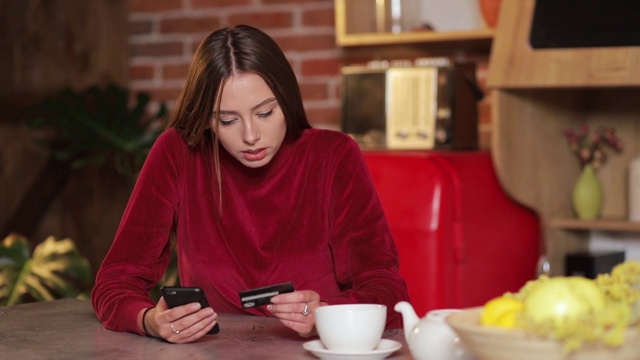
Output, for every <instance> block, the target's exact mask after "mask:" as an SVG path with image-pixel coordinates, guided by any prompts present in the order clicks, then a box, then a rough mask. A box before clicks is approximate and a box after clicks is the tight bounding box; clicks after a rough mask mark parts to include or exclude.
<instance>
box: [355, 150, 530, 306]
mask: <svg viewBox="0 0 640 360" xmlns="http://www.w3.org/2000/svg"><path fill="white" fill-rule="evenodd" d="M364 156H365V160H366V162H367V164H368V166H369V169H370V171H371V175H372V177H373V181H374V183H375V186H376V189H377V191H378V194H379V196H380V199H381V201H382V205H383V208H384V210H385V214H386V216H387V219H388V222H389V225H390V227H391V232H392V234H393V236H394V239H395V241H396V244H397V247H398V252H399V255H400V271H401V273H402V275H403V276H404V278H405V280H406V281H407V285H408V288H409V295H410V297H411V302H412V303H413V306H414V309H415V310H416V312H417V313H418V315H419V316H423V315H424V314H425V313H426V312H427V311H429V310H432V309H441V308H465V307H473V306H481V305H482V304H484V303H485V302H486V301H487V300H489V299H491V298H493V297H495V296H499V295H501V294H503V293H504V292H506V291H517V290H518V289H519V288H520V287H521V286H522V285H524V283H525V282H526V281H528V280H531V279H534V278H535V276H536V266H537V262H538V258H539V255H540V224H539V219H538V216H537V214H536V213H534V212H533V211H532V210H530V209H529V208H526V207H524V206H522V205H520V204H519V203H517V202H515V201H514V200H513V199H511V198H510V197H509V196H508V195H507V194H506V193H505V192H504V191H503V189H502V187H501V185H500V183H499V182H498V179H497V177H496V174H495V171H494V167H493V163H492V160H491V155H490V153H489V152H487V151H469V152H462V151H449V152H444V151H415V152H412V151H365V152H364Z"/></svg>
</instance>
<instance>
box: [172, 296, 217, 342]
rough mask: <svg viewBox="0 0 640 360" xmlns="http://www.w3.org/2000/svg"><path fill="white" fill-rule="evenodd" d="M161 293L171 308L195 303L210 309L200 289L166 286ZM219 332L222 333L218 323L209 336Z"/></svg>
mask: <svg viewBox="0 0 640 360" xmlns="http://www.w3.org/2000/svg"><path fill="white" fill-rule="evenodd" d="M160 292H161V293H162V297H164V301H166V302H167V305H169V307H170V308H174V307H176V306H180V305H186V304H191V303H194V302H197V303H200V306H201V307H202V308H203V309H204V308H206V307H209V302H208V301H207V298H206V296H204V291H202V289H201V288H198V287H176V286H165V287H163V288H161V289H160ZM218 332H220V327H219V326H218V323H216V325H215V326H214V327H213V329H211V331H209V332H208V334H217V333H218Z"/></svg>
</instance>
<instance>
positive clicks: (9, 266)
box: [0, 234, 91, 305]
mask: <svg viewBox="0 0 640 360" xmlns="http://www.w3.org/2000/svg"><path fill="white" fill-rule="evenodd" d="M25 249H26V254H27V256H25ZM28 254H29V243H28V241H27V239H26V238H24V237H22V236H19V235H16V234H11V235H9V236H8V237H7V238H5V239H4V241H3V242H2V247H0V305H14V304H17V303H20V302H24V301H25V299H26V297H27V296H30V297H31V298H33V299H35V300H38V301H48V300H53V299H57V298H62V297H76V296H79V295H81V294H82V290H81V289H80V287H82V286H83V285H88V284H89V283H90V278H91V271H90V266H89V261H88V260H87V259H86V258H84V257H82V256H81V255H80V253H79V252H78V250H77V248H76V246H75V243H74V242H73V241H72V240H71V239H63V240H57V239H56V238H54V237H53V236H50V237H48V238H47V239H45V240H44V241H43V242H42V243H40V244H39V245H38V246H36V247H35V249H34V251H33V255H32V256H31V257H29V255H28Z"/></svg>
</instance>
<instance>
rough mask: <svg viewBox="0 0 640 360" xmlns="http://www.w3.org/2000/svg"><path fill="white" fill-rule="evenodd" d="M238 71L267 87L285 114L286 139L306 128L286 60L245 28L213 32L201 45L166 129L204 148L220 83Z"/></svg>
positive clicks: (257, 33) (264, 37) (262, 37)
mask: <svg viewBox="0 0 640 360" xmlns="http://www.w3.org/2000/svg"><path fill="white" fill-rule="evenodd" d="M241 72H251V73H255V74H258V75H259V76H261V77H262V79H263V80H264V81H265V82H266V83H267V85H268V86H269V88H270V89H271V91H272V92H273V94H274V95H275V97H276V100H277V101H278V104H279V105H280V107H281V108H282V111H283V113H284V117H285V122H286V125H287V135H286V136H287V139H289V140H293V139H296V138H297V137H298V136H300V134H302V131H303V130H304V129H308V128H310V127H311V126H310V125H309V122H308V120H307V116H306V114H305V111H304V107H303V103H302V96H301V94H300V87H299V85H298V81H297V79H296V75H295V73H294V72H293V69H292V68H291V65H290V64H289V61H288V60H287V58H286V57H285V55H284V53H283V52H282V50H281V49H280V47H279V46H278V44H277V43H276V42H275V41H274V40H273V39H272V38H271V37H269V36H268V35H267V34H265V33H264V32H262V31H261V30H258V29H256V28H254V27H251V26H248V25H238V26H235V27H232V28H229V27H227V28H222V29H219V30H216V31H214V32H213V33H211V34H210V35H209V36H207V38H205V39H204V40H203V41H202V43H201V44H200V46H199V47H198V49H197V50H196V53H195V55H194V57H193V60H192V62H191V66H190V67H189V74H188V76H187V79H186V82H185V85H184V87H183V89H182V93H181V94H180V97H179V98H178V102H177V104H176V107H175V109H174V111H173V113H172V115H171V118H170V120H169V125H168V126H169V127H176V128H177V129H178V130H179V132H180V133H181V134H182V136H183V137H184V139H185V141H186V142H187V144H189V146H191V147H200V146H203V145H205V142H206V137H205V133H206V132H207V131H208V128H209V124H210V123H211V119H212V117H213V116H214V115H215V114H214V113H213V110H214V106H215V105H216V104H215V103H216V101H217V100H219V96H220V90H221V89H222V86H223V84H224V81H225V80H226V79H227V78H228V77H229V76H231V75H233V74H234V73H241Z"/></svg>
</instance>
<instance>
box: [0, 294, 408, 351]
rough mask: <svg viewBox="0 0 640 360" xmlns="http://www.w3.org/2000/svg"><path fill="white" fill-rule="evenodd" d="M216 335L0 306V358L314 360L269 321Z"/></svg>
mask: <svg viewBox="0 0 640 360" xmlns="http://www.w3.org/2000/svg"><path fill="white" fill-rule="evenodd" d="M219 322H220V328H221V330H220V333H219V334H218V335H213V336H205V337H204V338H202V339H200V340H199V341H197V342H194V343H190V344H180V345H177V344H170V343H167V342H164V341H162V340H159V339H154V338H147V337H143V336H139V335H135V334H130V333H120V332H114V331H110V330H107V329H105V328H104V327H103V326H102V324H101V323H100V322H99V321H98V319H97V318H96V316H95V313H94V312H93V309H92V307H91V304H90V303H89V302H88V301H80V300H75V299H63V300H55V301H50V302H38V303H30V304H23V305H14V306H5V307H0V359H21V360H22V359H25V360H31V359H116V358H117V359H154V360H162V359H187V358H188V359H194V360H198V359H282V360H288V359H303V360H304V359H317V357H316V356H315V355H313V354H312V353H310V352H308V351H307V350H305V349H304V348H303V347H302V345H303V344H304V343H305V342H306V341H311V340H316V339H317V337H314V338H301V337H299V336H298V335H297V334H295V333H294V332H292V331H291V330H289V329H287V328H285V327H284V325H282V324H281V323H280V322H279V321H278V320H277V319H275V318H266V317H258V316H246V315H236V314H220V317H219ZM383 337H384V338H387V339H393V340H396V341H400V342H401V343H402V348H401V349H400V350H398V351H396V352H395V353H393V354H391V355H390V356H389V357H388V358H387V359H390V360H411V356H410V353H409V350H408V348H407V345H406V342H405V341H404V333H403V331H402V330H387V331H385V333H384V336H383Z"/></svg>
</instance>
